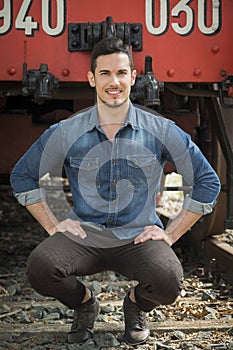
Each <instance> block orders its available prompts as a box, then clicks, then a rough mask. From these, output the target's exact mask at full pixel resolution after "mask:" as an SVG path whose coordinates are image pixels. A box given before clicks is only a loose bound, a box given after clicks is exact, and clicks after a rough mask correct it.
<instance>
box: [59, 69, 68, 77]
mask: <svg viewBox="0 0 233 350" xmlns="http://www.w3.org/2000/svg"><path fill="white" fill-rule="evenodd" d="M61 73H62V75H63V76H64V77H68V76H69V75H70V70H69V69H68V68H64V69H63V70H62V72H61Z"/></svg>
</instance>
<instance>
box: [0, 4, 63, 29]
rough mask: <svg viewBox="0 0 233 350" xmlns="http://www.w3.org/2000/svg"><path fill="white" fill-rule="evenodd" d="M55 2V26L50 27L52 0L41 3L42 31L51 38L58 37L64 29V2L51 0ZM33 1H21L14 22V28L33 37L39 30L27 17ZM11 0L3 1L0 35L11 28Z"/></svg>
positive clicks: (34, 22) (0, 16)
mask: <svg viewBox="0 0 233 350" xmlns="http://www.w3.org/2000/svg"><path fill="white" fill-rule="evenodd" d="M53 1H55V2H56V9H57V14H56V25H55V26H54V27H52V26H51V24H50V23H51V22H52V15H53V13H52V11H51V8H52V0H43V1H41V8H42V13H41V18H42V23H41V25H42V29H43V31H44V32H45V33H46V34H48V35H51V36H59V35H61V34H62V33H63V31H64V29H65V5H66V3H65V0H53ZM32 2H33V0H23V2H22V5H21V7H20V9H19V12H18V14H17V17H16V20H15V28H16V29H19V30H24V31H25V35H27V36H33V34H34V31H35V30H39V23H38V22H36V21H34V18H33V17H32V16H30V15H29V12H30V8H31V5H32ZM12 3H13V1H12V0H3V7H2V9H1V10H0V35H5V34H7V33H8V32H9V31H10V30H11V28H12V17H13V16H12V11H13V9H12Z"/></svg>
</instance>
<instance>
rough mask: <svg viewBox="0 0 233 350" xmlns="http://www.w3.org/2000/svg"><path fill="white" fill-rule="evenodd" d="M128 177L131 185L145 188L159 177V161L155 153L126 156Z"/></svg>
mask: <svg viewBox="0 0 233 350" xmlns="http://www.w3.org/2000/svg"><path fill="white" fill-rule="evenodd" d="M127 167H128V179H129V181H130V183H131V186H133V187H135V188H138V187H141V188H147V189H148V187H149V186H150V185H151V184H152V183H154V182H155V180H156V179H157V178H159V174H160V172H161V166H160V163H159V161H158V159H157V157H156V155H147V156H142V155H130V156H127Z"/></svg>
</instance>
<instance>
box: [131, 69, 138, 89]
mask: <svg viewBox="0 0 233 350" xmlns="http://www.w3.org/2000/svg"><path fill="white" fill-rule="evenodd" d="M136 76H137V71H136V70H135V69H134V70H133V71H132V74H131V86H133V85H134V84H135V80H136Z"/></svg>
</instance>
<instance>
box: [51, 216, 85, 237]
mask: <svg viewBox="0 0 233 350" xmlns="http://www.w3.org/2000/svg"><path fill="white" fill-rule="evenodd" d="M56 231H57V232H66V231H68V232H70V233H72V234H73V235H74V236H79V237H80V238H82V239H84V238H86V237H87V235H86V232H85V231H84V230H83V228H82V227H81V225H80V222H79V221H76V220H72V219H66V220H64V221H61V222H59V223H58V224H57V225H56Z"/></svg>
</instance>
